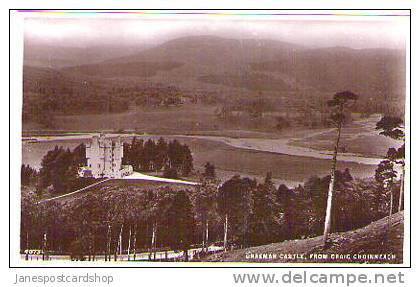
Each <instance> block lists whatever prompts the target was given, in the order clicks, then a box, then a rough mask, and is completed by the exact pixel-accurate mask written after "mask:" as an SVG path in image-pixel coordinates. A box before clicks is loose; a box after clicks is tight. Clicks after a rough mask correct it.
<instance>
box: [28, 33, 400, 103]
mask: <svg viewBox="0 0 420 287" xmlns="http://www.w3.org/2000/svg"><path fill="white" fill-rule="evenodd" d="M114 52H115V51H114ZM114 52H113V55H114V57H113V58H112V59H107V60H104V61H100V62H97V63H87V64H81V65H80V64H79V65H72V66H71V67H64V68H62V69H61V72H62V73H64V74H71V75H73V76H82V77H83V76H93V77H100V78H123V77H134V78H136V77H137V78H141V79H146V80H148V81H151V82H161V83H169V84H176V85H179V86H181V87H182V86H183V85H185V86H188V87H190V88H191V87H193V88H194V87H200V86H205V87H210V88H212V87H213V88H217V89H219V90H220V91H223V90H224V89H232V88H233V89H238V88H240V89H246V90H248V91H251V92H260V91H272V92H274V91H278V92H281V91H291V90H309V91H310V90H316V91H320V92H334V91H337V90H345V89H350V90H352V91H354V92H356V93H364V94H381V95H385V96H386V95H388V94H404V93H405V53H404V51H399V50H389V49H352V48H346V47H329V48H305V47H303V46H299V45H295V44H291V43H287V42H282V41H275V40H259V39H227V38H221V37H216V36H190V37H182V38H177V39H174V40H170V41H167V42H165V43H163V44H161V45H158V46H155V47H152V48H148V49H142V50H141V51H139V52H136V53H131V54H130V55H122V56H120V57H118V56H117V55H118V53H114ZM27 53H30V51H28V52H27ZM25 64H27V61H25ZM75 64H77V63H76V62H75Z"/></svg>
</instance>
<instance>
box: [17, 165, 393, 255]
mask: <svg viewBox="0 0 420 287" xmlns="http://www.w3.org/2000/svg"><path fill="white" fill-rule="evenodd" d="M205 173H206V172H205V171H204V172H203V176H202V181H201V184H200V185H199V186H197V187H193V188H183V187H176V186H171V185H162V186H158V187H156V186H155V187H143V188H140V187H136V186H126V185H125V186H113V187H112V188H109V186H108V187H107V186H104V187H103V188H102V189H100V190H99V192H90V193H87V194H86V195H84V196H82V197H80V198H79V199H77V200H74V201H73V203H72V204H70V205H63V204H61V203H58V202H47V203H43V204H36V203H35V202H34V201H33V198H31V197H23V198H22V227H21V248H22V252H24V250H25V249H45V252H51V253H53V252H56V253H62V254H72V255H73V256H74V257H75V258H84V259H88V258H93V256H94V255H97V254H102V255H103V254H106V256H107V258H108V260H115V259H116V258H117V257H118V255H120V254H131V255H130V256H131V259H135V256H134V254H136V253H139V252H150V256H153V254H154V252H156V251H158V250H184V251H186V250H188V249H189V248H191V247H192V246H201V247H202V249H203V251H205V250H206V248H208V246H209V245H210V244H211V243H217V242H219V243H218V244H220V245H222V246H225V248H229V247H232V246H234V247H236V248H240V247H249V246H254V245H261V244H266V243H271V242H281V241H284V240H292V239H301V238H308V237H313V236H317V235H321V234H322V232H323V227H324V215H325V208H326V199H327V191H328V186H329V182H330V176H325V177H317V176H314V177H311V178H310V179H309V180H307V181H306V182H305V184H303V185H299V186H297V187H295V188H288V187H287V186H285V185H283V184H281V185H279V186H278V187H276V186H275V184H274V183H273V181H272V179H271V174H270V173H268V174H267V176H266V178H265V180H264V181H263V182H258V181H257V180H255V179H251V178H248V177H241V176H239V175H236V176H233V177H232V178H230V179H228V180H226V181H225V182H223V183H220V181H219V180H218V179H216V178H214V177H210V176H204V174H205ZM335 178H336V180H335V186H334V188H335V190H336V192H335V197H334V205H333V208H332V218H333V220H332V227H331V231H332V232H338V231H340V232H341V231H348V230H353V229H356V228H359V227H362V226H365V225H367V224H369V223H371V222H372V221H375V220H377V219H380V218H383V217H384V216H386V215H387V214H388V208H389V200H388V197H387V194H386V192H384V190H383V188H382V185H381V184H379V182H377V181H375V180H373V179H366V180H358V179H353V177H352V176H351V174H350V172H349V170H344V171H336V174H335ZM398 187H399V183H398V182H396V184H395V186H394V189H395V190H396V191H398ZM396 194H397V195H398V192H397V193H396ZM47 250H49V251H47Z"/></svg>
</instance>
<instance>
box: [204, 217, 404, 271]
mask: <svg viewBox="0 0 420 287" xmlns="http://www.w3.org/2000/svg"><path fill="white" fill-rule="evenodd" d="M390 223H391V224H390V225H391V229H390V231H389V232H388V217H385V218H383V219H381V220H378V221H376V222H373V223H371V224H370V225H368V226H366V227H363V228H360V229H356V230H352V231H348V232H342V233H334V234H332V235H331V237H330V238H331V243H330V244H329V246H328V247H327V248H326V249H323V247H322V236H318V237H314V238H310V239H303V240H290V241H286V242H282V243H272V244H268V245H262V246H257V247H252V248H246V249H242V250H234V251H230V252H225V253H219V254H214V255H212V256H209V257H207V258H204V259H203V260H202V261H224V262H266V263H273V262H318V263H320V262H323V263H342V262H352V263H394V264H395V263H402V261H403V239H404V217H403V212H399V213H396V214H393V215H392V216H391V221H390Z"/></svg>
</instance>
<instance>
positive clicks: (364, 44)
mask: <svg viewBox="0 0 420 287" xmlns="http://www.w3.org/2000/svg"><path fill="white" fill-rule="evenodd" d="M338 18H339V17H335V18H334V21H331V20H324V21H319V20H318V21H314V20H302V21H296V20H254V19H255V18H252V17H249V18H247V19H249V20H245V19H241V20H233V19H224V18H222V17H213V18H211V17H206V18H203V19H201V20H199V19H190V20H180V19H179V18H178V19H156V20H153V19H132V18H131V19H115V18H114V19H104V18H64V19H63V18H28V19H26V20H25V40H26V41H28V42H30V43H46V44H49V43H54V44H59V45H64V46H67V45H68V46H90V45H101V44H117V43H118V44H119V45H144V44H146V45H155V44H159V43H162V42H165V41H167V40H170V39H174V38H177V37H182V36H191V35H215V36H220V37H225V38H261V39H273V40H281V41H286V42H291V43H297V44H301V45H305V46H309V47H325V46H345V47H351V48H396V49H404V48H405V35H406V33H407V30H406V29H407V28H408V26H407V22H406V21H401V20H402V19H401V20H400V19H397V17H394V18H393V19H392V20H387V18H376V19H379V20H375V21H371V20H370V21H366V20H363V21H348V20H347V19H349V18H345V17H343V18H342V19H344V18H345V19H346V20H344V21H338V20H339V19H338ZM388 19H389V18H388ZM385 20H386V21H385Z"/></svg>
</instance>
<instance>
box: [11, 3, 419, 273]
mask: <svg viewBox="0 0 420 287" xmlns="http://www.w3.org/2000/svg"><path fill="white" fill-rule="evenodd" d="M37 10H38V11H40V10H42V11H331V10H335V11H378V10H379V11H395V10H400V11H409V12H410V15H409V16H408V17H410V75H409V77H410V95H409V103H410V148H409V150H410V169H409V170H410V172H409V174H410V182H409V190H410V214H409V217H410V226H409V229H410V238H409V245H410V264H409V266H369V265H363V266H360V265H361V264H358V266H354V265H350V264H349V265H348V266H290V265H288V266H271V265H270V266H261V265H260V263H251V262H250V263H249V264H255V265H256V266H97V267H95V266H11V256H10V255H11V254H10V247H11V246H10V242H11V234H10V226H11V225H10V224H11V222H10V207H11V203H10V198H11V189H10V180H11V176H10V163H11V156H10V144H11V138H10V127H11V126H10V84H11V77H10V67H11V65H10V64H11V61H10V18H11V11H27V12H31V11H32V12H36V11H37ZM203 16H205V15H203ZM273 16H275V15H273ZM378 17H380V15H379V16H378ZM411 79H412V78H411V9H407V8H404V9H389V8H388V9H162V8H156V9H121V8H118V9H39V8H38V9H9V268H11V269H25V268H36V269H57V268H60V269H61V268H66V269H89V268H96V269H110V268H111V269H114V268H118V269H136V268H143V269H144V268H146V269H147V268H158V269H167V268H190V269H194V268H218V269H219V268H224V269H226V268H227V269H235V268H241V269H248V268H276V269H277V268H287V269H301V268H306V269H342V268H347V269H353V268H356V269H357V268H364V269H366V268H368V269H389V268H395V269H411V268H412V266H411V257H412V253H411V207H412V204H411ZM228 263H230V264H235V263H234V262H226V264H228ZM203 264H208V265H211V264H212V263H203ZM214 264H215V265H216V264H217V265H218V264H223V263H214ZM273 264H274V263H273ZM275 264H278V263H275ZM280 264H282V263H280ZM292 264H293V263H292ZM319 264H320V265H322V263H319ZM403 264H404V263H403Z"/></svg>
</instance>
